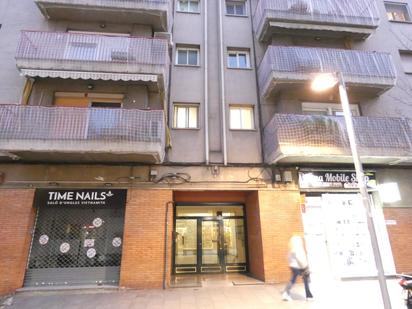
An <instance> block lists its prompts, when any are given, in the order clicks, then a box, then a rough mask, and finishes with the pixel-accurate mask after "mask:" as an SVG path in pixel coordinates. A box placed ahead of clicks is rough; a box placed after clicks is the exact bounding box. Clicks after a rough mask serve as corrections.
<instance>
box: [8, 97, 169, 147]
mask: <svg viewBox="0 0 412 309" xmlns="http://www.w3.org/2000/svg"><path fill="white" fill-rule="evenodd" d="M164 136H165V123H164V114H163V111H158V110H157V111H142V110H137V109H114V108H72V107H42V106H21V105H0V141H2V140H9V141H10V140H11V141H12V140H27V141H30V140H31V141H33V143H35V140H42V141H50V142H52V141H76V142H78V143H79V144H80V143H88V142H89V141H99V142H103V143H106V144H107V146H108V147H109V148H110V146H111V144H112V143H135V142H145V143H155V144H161V145H163V146H164V141H165V139H164ZM28 148H30V147H28ZM138 151H139V149H136V152H138Z"/></svg>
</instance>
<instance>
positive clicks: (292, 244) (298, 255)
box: [282, 235, 313, 301]
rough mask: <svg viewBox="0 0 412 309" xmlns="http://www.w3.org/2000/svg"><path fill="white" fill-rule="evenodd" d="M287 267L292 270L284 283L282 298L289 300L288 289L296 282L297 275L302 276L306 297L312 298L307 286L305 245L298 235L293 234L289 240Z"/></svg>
mask: <svg viewBox="0 0 412 309" xmlns="http://www.w3.org/2000/svg"><path fill="white" fill-rule="evenodd" d="M288 261H289V268H290V270H291V272H292V276H291V278H290V281H289V283H288V284H287V285H286V287H285V290H284V292H283V294H282V299H283V300H285V301H290V300H292V298H291V297H290V290H291V289H292V287H293V285H294V284H295V282H296V279H297V277H298V276H302V279H303V283H304V285H305V293H306V299H307V300H309V299H312V298H313V295H312V293H311V291H310V288H309V265H308V259H307V257H306V251H305V247H304V246H303V239H302V237H301V236H299V235H293V236H292V237H291V238H290V240H289V254H288Z"/></svg>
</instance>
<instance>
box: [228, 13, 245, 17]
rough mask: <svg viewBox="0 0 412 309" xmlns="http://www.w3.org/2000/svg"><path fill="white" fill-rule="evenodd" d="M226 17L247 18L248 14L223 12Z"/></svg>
mask: <svg viewBox="0 0 412 309" xmlns="http://www.w3.org/2000/svg"><path fill="white" fill-rule="evenodd" d="M225 15H226V16H227V17H243V18H249V15H236V14H227V13H226V14H225Z"/></svg>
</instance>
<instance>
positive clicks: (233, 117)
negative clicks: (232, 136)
mask: <svg viewBox="0 0 412 309" xmlns="http://www.w3.org/2000/svg"><path fill="white" fill-rule="evenodd" d="M230 128H231V129H241V123H240V109H239V108H231V109H230Z"/></svg>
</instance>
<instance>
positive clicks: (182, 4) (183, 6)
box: [177, 0, 199, 13]
mask: <svg viewBox="0 0 412 309" xmlns="http://www.w3.org/2000/svg"><path fill="white" fill-rule="evenodd" d="M177 11H178V12H185V13H199V1H197V0H179V1H178V2H177Z"/></svg>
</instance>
